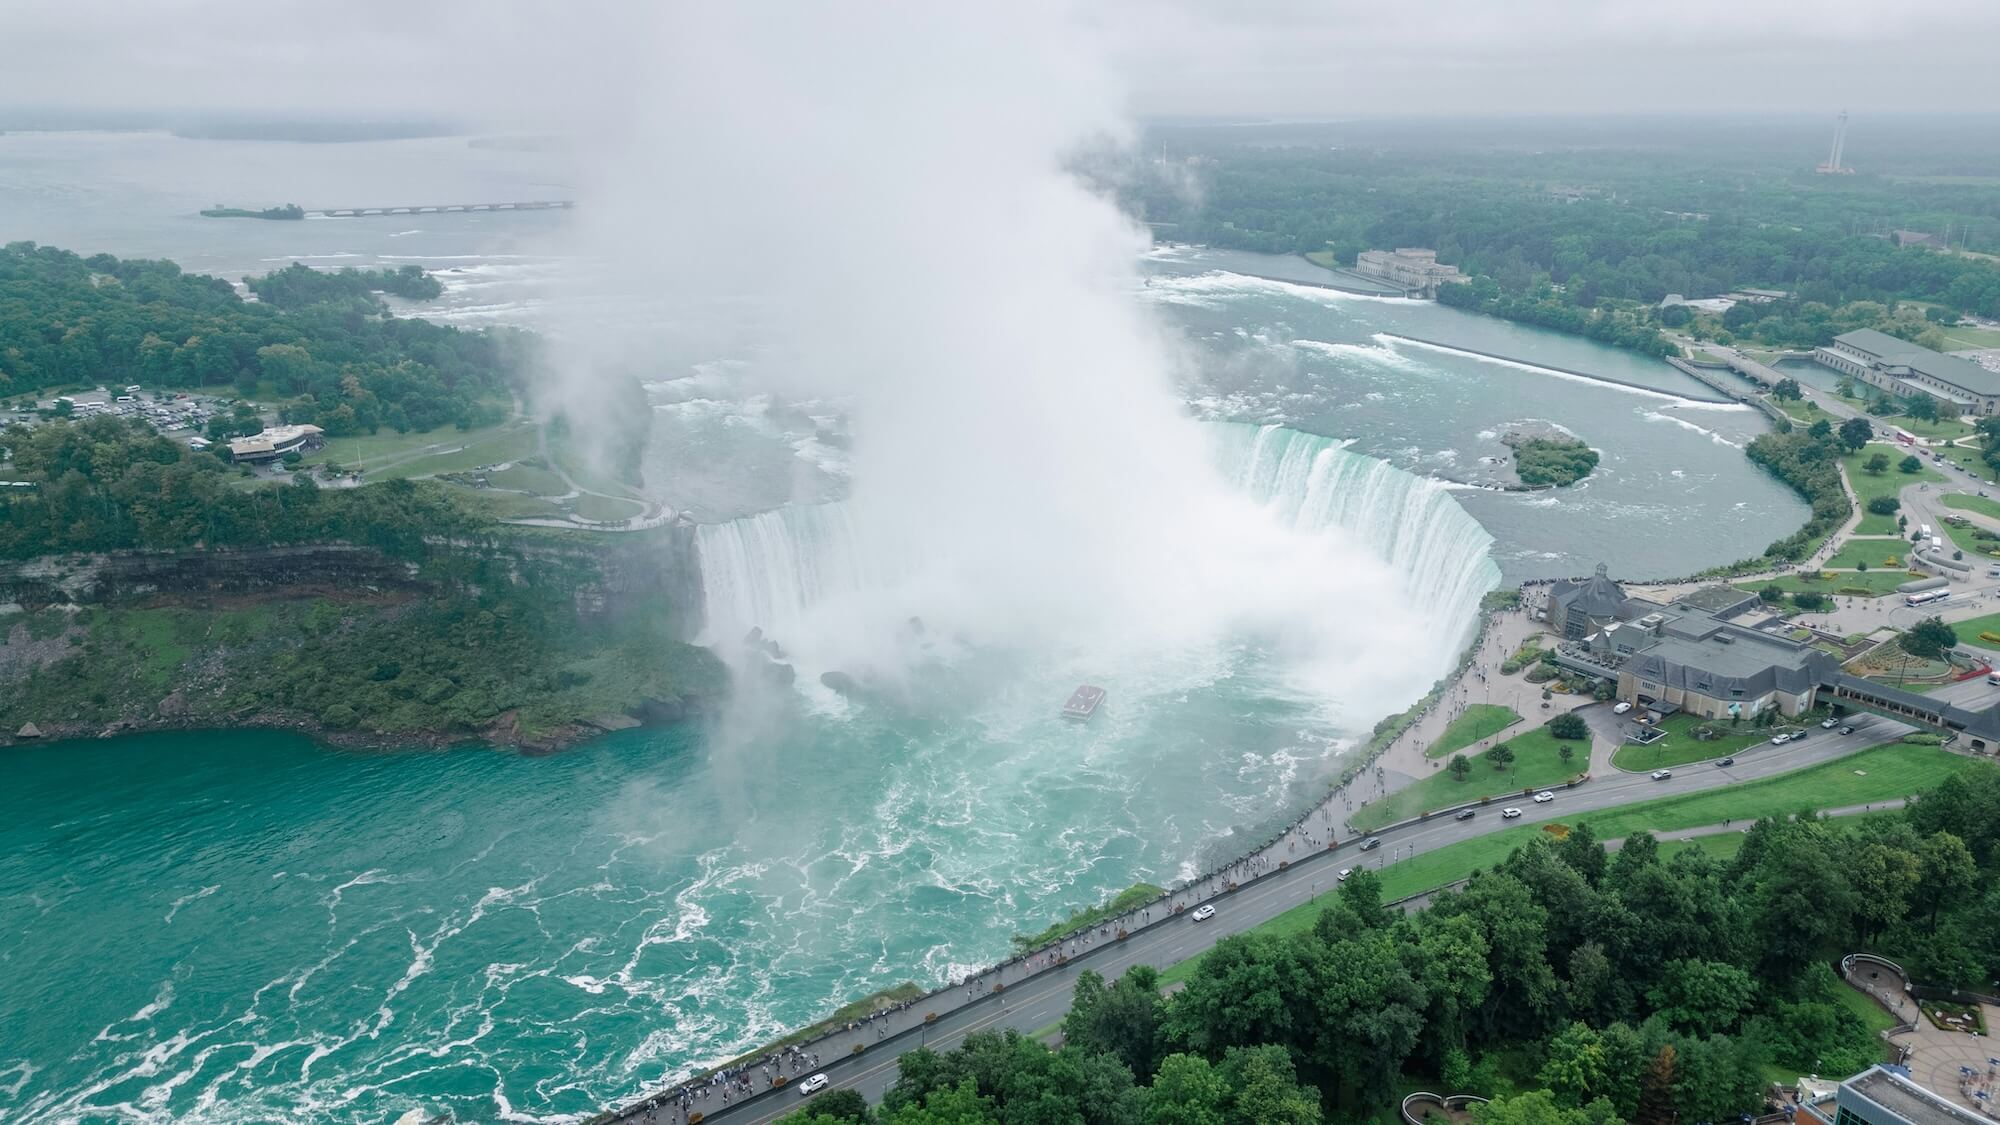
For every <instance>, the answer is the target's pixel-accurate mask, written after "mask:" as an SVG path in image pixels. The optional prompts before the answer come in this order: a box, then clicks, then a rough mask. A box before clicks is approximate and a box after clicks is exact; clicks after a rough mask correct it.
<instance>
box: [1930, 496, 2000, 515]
mask: <svg viewBox="0 0 2000 1125" xmlns="http://www.w3.org/2000/svg"><path fill="white" fill-rule="evenodd" d="M1938 500H1939V502H1941V503H1943V504H1944V506H1945V507H1947V508H1956V509H1958V510H1959V511H1961V512H1977V513H1979V514H1980V515H1982V516H1987V517H1990V518H1992V519H1996V520H2000V500H1994V499H1992V498H1991V497H1987V496H1974V495H1972V494H1971V493H1970V492H1948V493H1946V494H1944V495H1943V496H1940V497H1938Z"/></svg>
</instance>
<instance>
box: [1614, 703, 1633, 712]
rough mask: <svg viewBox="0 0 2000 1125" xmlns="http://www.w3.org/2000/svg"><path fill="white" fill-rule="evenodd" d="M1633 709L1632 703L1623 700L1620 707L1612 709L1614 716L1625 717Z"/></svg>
mask: <svg viewBox="0 0 2000 1125" xmlns="http://www.w3.org/2000/svg"><path fill="white" fill-rule="evenodd" d="M1631 709H1632V705H1631V704H1630V703H1627V702H1624V701H1622V700H1621V701H1620V702H1619V704H1618V706H1616V707H1613V708H1612V709H1611V713H1612V714H1614V715H1623V714H1624V713H1625V712H1627V711H1630V710H1631Z"/></svg>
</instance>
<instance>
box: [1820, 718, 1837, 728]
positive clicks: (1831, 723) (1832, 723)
mask: <svg viewBox="0 0 2000 1125" xmlns="http://www.w3.org/2000/svg"><path fill="white" fill-rule="evenodd" d="M1839 725H1840V720H1839V719H1828V720H1826V721H1825V722H1823V723H1821V724H1820V725H1819V729H1821V730H1832V729H1833V728H1835V727H1837V726H1839Z"/></svg>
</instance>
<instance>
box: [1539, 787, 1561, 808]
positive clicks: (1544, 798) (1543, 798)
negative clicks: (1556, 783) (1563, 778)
mask: <svg viewBox="0 0 2000 1125" xmlns="http://www.w3.org/2000/svg"><path fill="white" fill-rule="evenodd" d="M1555 799H1556V795H1555V794H1554V793H1551V792H1549V791H1548V790H1546V789H1544V790H1542V791H1541V792H1540V793H1537V794H1535V803H1536V804H1538V805H1546V804H1548V803H1549V802H1550V801H1553V800H1555Z"/></svg>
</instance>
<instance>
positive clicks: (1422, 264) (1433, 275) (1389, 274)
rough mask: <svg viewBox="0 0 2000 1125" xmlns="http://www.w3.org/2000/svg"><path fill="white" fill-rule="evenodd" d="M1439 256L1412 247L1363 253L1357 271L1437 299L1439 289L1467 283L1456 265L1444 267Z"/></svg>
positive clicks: (1365, 275)
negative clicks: (1459, 282) (1449, 285)
mask: <svg viewBox="0 0 2000 1125" xmlns="http://www.w3.org/2000/svg"><path fill="white" fill-rule="evenodd" d="M1437 257H1438V252H1437V251H1435V250H1425V249H1420V248H1417V247H1411V246H1404V247H1399V248H1397V249H1395V250H1363V251H1362V252H1361V253H1360V255H1359V256H1357V257H1356V258H1355V259H1354V272H1355V273H1358V274H1361V275H1362V276H1364V277H1377V278H1381V279H1382V280H1383V281H1387V282H1392V283H1394V284H1396V285H1400V286H1402V287H1403V288H1405V289H1409V290H1413V291H1416V292H1419V293H1422V294H1423V295H1424V296H1426V297H1435V296H1437V291H1438V287H1439V286H1442V285H1448V284H1451V283H1452V282H1456V281H1464V280H1465V276H1464V275H1463V274H1461V273H1459V272H1458V267H1457V266H1447V265H1443V264H1441V263H1439V261H1438V260H1437Z"/></svg>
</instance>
